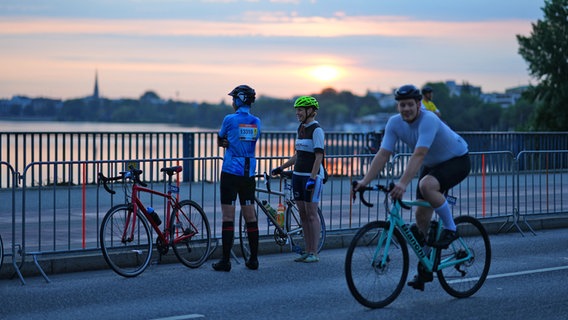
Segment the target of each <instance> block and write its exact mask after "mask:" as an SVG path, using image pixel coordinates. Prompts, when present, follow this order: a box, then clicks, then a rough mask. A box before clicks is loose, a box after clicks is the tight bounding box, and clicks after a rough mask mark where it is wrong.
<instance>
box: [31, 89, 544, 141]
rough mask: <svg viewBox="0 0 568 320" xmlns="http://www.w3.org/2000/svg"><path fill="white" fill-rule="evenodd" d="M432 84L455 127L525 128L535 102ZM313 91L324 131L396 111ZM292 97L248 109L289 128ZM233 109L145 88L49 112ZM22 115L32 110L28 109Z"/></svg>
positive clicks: (155, 118) (185, 122) (84, 115)
mask: <svg viewBox="0 0 568 320" xmlns="http://www.w3.org/2000/svg"><path fill="white" fill-rule="evenodd" d="M430 85H431V86H432V87H433V88H434V92H435V95H434V102H435V103H436V105H437V106H438V108H439V109H440V110H441V112H442V118H443V120H444V121H446V123H448V124H449V125H450V126H451V127H452V128H453V129H454V130H456V131H508V130H517V131H525V130H527V129H528V126H529V120H530V119H529V118H530V116H531V114H532V113H533V111H534V106H533V105H531V104H529V103H528V102H526V101H525V100H523V99H521V100H519V101H518V102H517V103H516V104H515V105H514V106H511V107H509V108H507V109H504V108H502V107H501V106H499V105H497V104H490V103H485V102H483V101H482V100H481V99H480V97H479V96H478V95H475V94H469V93H467V92H464V93H462V94H461V95H460V96H450V94H449V90H448V88H447V87H446V85H445V84H444V83H432V84H430ZM306 94H310V93H306ZM311 95H313V96H315V97H316V98H317V99H318V101H319V104H320V111H319V112H318V116H317V119H318V120H319V121H320V122H321V123H322V124H323V125H324V126H325V127H326V128H328V130H335V128H339V127H340V125H341V124H345V123H357V121H358V119H359V118H361V117H363V116H366V115H370V114H377V113H393V112H396V109H395V107H394V106H388V107H385V106H381V105H380V104H379V102H378V100H377V98H376V97H375V95H373V94H371V93H367V94H366V95H364V96H358V95H355V94H353V93H351V92H349V91H336V90H334V89H332V88H328V89H324V90H322V91H321V92H320V93H317V94H311ZM293 101H294V98H293V97H291V98H290V99H276V98H270V97H265V96H259V97H257V100H256V102H255V103H254V104H253V108H252V112H253V114H255V115H257V116H259V117H260V118H261V120H262V123H263V127H264V128H265V129H267V130H293V129H294V128H295V126H296V125H297V121H296V117H295V113H294V109H293V107H292V106H293ZM231 112H233V109H232V107H231V106H230V105H228V104H227V103H225V102H221V103H219V104H211V103H197V102H181V101H174V100H167V101H166V100H162V99H160V97H159V96H158V95H157V94H156V93H154V92H152V91H148V92H146V93H144V95H142V96H141V97H140V99H137V100H136V99H120V100H110V99H104V98H100V99H88V98H87V99H73V100H66V101H63V105H62V106H61V107H59V108H56V109H52V110H50V112H49V116H50V118H52V119H55V120H59V121H100V122H130V123H136V122H150V123H152V122H154V123H172V124H179V125H182V126H188V127H201V128H212V129H213V128H218V127H219V126H220V124H221V121H222V120H223V117H224V116H225V115H226V114H228V113H231ZM32 113H33V112H32ZM26 116H28V117H29V116H34V114H30V112H27V113H26ZM35 116H41V115H38V114H36V115H35ZM45 116H47V115H45Z"/></svg>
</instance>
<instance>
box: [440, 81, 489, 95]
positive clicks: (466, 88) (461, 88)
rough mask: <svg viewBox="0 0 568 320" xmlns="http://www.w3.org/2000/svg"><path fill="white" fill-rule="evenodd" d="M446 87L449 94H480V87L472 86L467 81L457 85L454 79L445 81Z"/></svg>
mask: <svg viewBox="0 0 568 320" xmlns="http://www.w3.org/2000/svg"><path fill="white" fill-rule="evenodd" d="M446 87H448V89H450V96H458V97H459V96H460V95H461V94H462V93H465V92H467V93H469V94H471V95H476V96H479V95H481V87H476V86H472V85H470V84H468V83H464V84H461V85H458V84H457V83H456V82H455V81H454V80H449V81H446Z"/></svg>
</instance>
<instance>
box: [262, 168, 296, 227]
mask: <svg viewBox="0 0 568 320" xmlns="http://www.w3.org/2000/svg"><path fill="white" fill-rule="evenodd" d="M257 176H260V177H262V176H264V175H257ZM285 183H286V184H288V182H285ZM288 187H291V186H287V185H285V189H286V188H288ZM256 192H261V193H266V194H269V195H274V196H279V197H283V198H284V202H285V203H286V207H290V206H295V205H296V203H295V202H294V200H293V199H290V198H289V195H288V193H287V192H288V190H286V192H280V191H273V190H268V189H262V188H256ZM254 202H255V203H256V204H257V205H258V207H259V208H260V210H261V211H262V212H263V213H264V215H266V217H267V218H268V219H269V220H270V221H271V222H272V224H273V225H274V227H275V228H276V229H277V230H278V232H281V233H282V234H284V235H288V232H287V231H286V230H285V229H284V226H283V225H282V226H281V225H280V224H279V223H278V221H276V218H275V217H273V216H272V215H271V214H270V212H268V210H267V209H266V208H265V207H264V206H263V205H262V201H261V200H260V199H259V198H258V196H257V195H256V194H255V196H254ZM289 212H290V211H287V213H288V214H287V216H285V217H284V219H285V220H284V221H288V219H290V218H291V217H290V214H289ZM291 231H294V232H296V231H297V230H291Z"/></svg>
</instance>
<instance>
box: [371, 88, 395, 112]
mask: <svg viewBox="0 0 568 320" xmlns="http://www.w3.org/2000/svg"><path fill="white" fill-rule="evenodd" d="M395 90H396V89H393V91H392V93H382V92H378V91H374V92H373V91H369V92H368V94H369V95H370V96H373V97H375V99H377V101H378V102H379V106H380V107H381V109H388V108H391V107H394V106H395V105H396V101H395V100H394V91H395Z"/></svg>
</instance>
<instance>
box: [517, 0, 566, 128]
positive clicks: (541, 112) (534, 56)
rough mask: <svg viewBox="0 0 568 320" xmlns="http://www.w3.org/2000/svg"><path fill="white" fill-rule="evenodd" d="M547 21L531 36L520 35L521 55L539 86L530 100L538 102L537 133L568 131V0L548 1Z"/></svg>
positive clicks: (531, 91)
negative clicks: (539, 131) (543, 131)
mask: <svg viewBox="0 0 568 320" xmlns="http://www.w3.org/2000/svg"><path fill="white" fill-rule="evenodd" d="M542 10H543V12H544V19H543V20H538V21H537V22H536V23H533V24H532V32H531V34H530V36H528V37H525V36H521V35H517V41H518V42H519V54H520V55H521V56H522V57H523V59H525V61H527V63H528V65H529V73H530V75H531V76H532V77H534V78H535V79H536V80H537V81H538V84H537V85H536V86H531V87H530V88H529V90H528V91H527V95H526V98H528V99H529V100H530V101H532V102H537V103H538V104H537V109H536V114H535V117H534V122H533V129H534V130H551V131H566V130H568V110H567V109H566V107H565V104H566V101H568V41H566V35H567V34H568V0H545V2H544V8H542Z"/></svg>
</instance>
